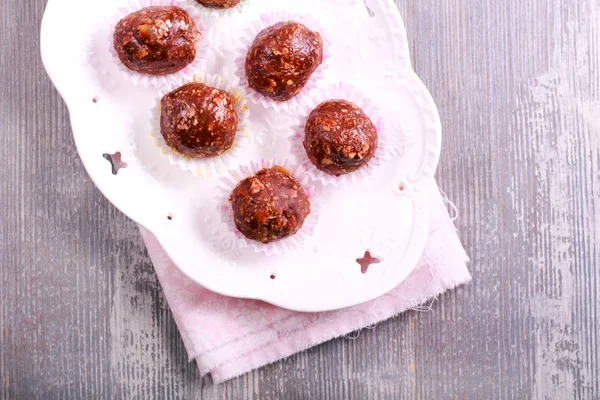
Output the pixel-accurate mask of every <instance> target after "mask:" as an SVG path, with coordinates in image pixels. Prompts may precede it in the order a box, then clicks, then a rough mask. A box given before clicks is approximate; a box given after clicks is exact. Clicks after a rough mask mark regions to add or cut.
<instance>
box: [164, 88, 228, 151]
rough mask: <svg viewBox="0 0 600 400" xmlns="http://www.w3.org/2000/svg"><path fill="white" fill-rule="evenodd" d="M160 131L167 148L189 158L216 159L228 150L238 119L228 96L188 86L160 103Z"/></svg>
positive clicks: (208, 89) (215, 91) (211, 89)
mask: <svg viewBox="0 0 600 400" xmlns="http://www.w3.org/2000/svg"><path fill="white" fill-rule="evenodd" d="M160 106H161V110H160V128H161V133H162V135H163V137H164V139H165V142H166V143H167V145H168V146H169V147H171V148H173V149H175V150H176V151H177V152H178V153H180V154H183V155H185V156H188V157H193V158H208V157H216V156H218V155H220V154H223V153H224V152H226V151H227V150H229V149H230V148H231V146H232V145H233V141H234V139H235V134H236V131H237V126H238V115H237V113H236V110H235V102H234V100H233V97H232V96H231V94H229V93H228V92H226V91H224V90H220V89H216V88H213V87H210V86H208V85H205V84H203V83H196V82H194V83H188V84H186V85H184V86H182V87H180V88H178V89H176V90H174V91H172V92H170V93H168V94H166V95H165V96H164V97H163V98H162V100H161V103H160Z"/></svg>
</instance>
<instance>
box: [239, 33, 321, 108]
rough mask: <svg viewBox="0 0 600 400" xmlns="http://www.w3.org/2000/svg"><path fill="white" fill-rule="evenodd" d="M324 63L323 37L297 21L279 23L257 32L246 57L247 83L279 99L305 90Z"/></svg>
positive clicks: (266, 94) (265, 94) (285, 99)
mask: <svg viewBox="0 0 600 400" xmlns="http://www.w3.org/2000/svg"><path fill="white" fill-rule="evenodd" d="M322 62H323V40H322V39H321V35H320V34H319V33H318V32H313V31H311V30H310V29H308V28H307V27H306V26H304V25H302V24H299V23H298V22H293V21H289V22H280V23H277V24H275V25H273V26H271V27H269V28H266V29H264V30H263V31H262V32H260V33H259V34H258V36H257V37H256V39H255V40H254V43H253V44H252V47H251V48H250V51H249V52H248V56H247V57H246V77H247V79H248V85H249V86H250V87H251V88H252V89H254V90H255V91H257V92H258V93H260V94H262V95H263V96H266V97H269V98H271V99H273V100H276V101H287V100H289V99H291V98H293V97H294V96H296V95H297V94H298V93H300V92H301V91H302V89H303V88H304V86H305V85H306V83H307V82H308V80H309V79H310V77H311V76H312V74H313V73H314V72H315V71H316V69H317V68H318V67H319V65H321V63H322Z"/></svg>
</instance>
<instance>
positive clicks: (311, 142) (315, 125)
mask: <svg viewBox="0 0 600 400" xmlns="http://www.w3.org/2000/svg"><path fill="white" fill-rule="evenodd" d="M377 142H378V134H377V129H376V128H375V125H373V122H371V120H370V119H369V117H368V116H367V115H366V114H365V113H364V111H363V110H361V109H360V108H359V107H358V106H356V105H355V104H354V103H351V102H349V101H346V100H329V101H325V102H323V103H321V104H320V105H319V106H318V107H317V108H315V109H314V110H313V111H312V112H311V113H310V115H309V117H308V121H307V122H306V127H305V131H304V149H305V150H306V154H307V155H308V158H309V159H310V161H311V162H312V163H313V164H314V165H315V167H317V168H318V169H320V170H321V171H323V172H325V173H327V174H329V175H333V176H340V175H344V174H348V173H350V172H354V171H356V170H357V169H359V168H361V167H363V166H364V165H366V164H367V163H368V162H369V160H371V158H373V156H374V155H375V150H376V149H377Z"/></svg>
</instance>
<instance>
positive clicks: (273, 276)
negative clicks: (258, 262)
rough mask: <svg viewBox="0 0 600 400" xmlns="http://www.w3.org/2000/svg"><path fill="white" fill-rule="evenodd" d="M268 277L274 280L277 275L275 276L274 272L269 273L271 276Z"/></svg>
mask: <svg viewBox="0 0 600 400" xmlns="http://www.w3.org/2000/svg"><path fill="white" fill-rule="evenodd" d="M269 278H271V280H275V279H276V278H277V276H275V274H271V276H270V277H269Z"/></svg>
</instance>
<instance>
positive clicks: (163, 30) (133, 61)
mask: <svg viewBox="0 0 600 400" xmlns="http://www.w3.org/2000/svg"><path fill="white" fill-rule="evenodd" d="M199 39H200V32H199V31H198V27H197V26H196V22H195V21H194V20H193V18H192V17H190V16H189V14H188V13H187V12H185V10H183V9H181V8H179V7H175V6H153V7H146V8H142V9H141V10H139V11H136V12H134V13H132V14H129V15H127V16H126V17H125V18H123V19H122V20H120V21H119V22H118V23H117V25H116V27H115V31H114V34H113V45H114V48H115V51H116V52H117V55H118V56H119V59H120V60H121V62H122V63H123V64H124V65H125V66H126V67H127V68H129V69H130V70H132V71H136V72H139V73H141V74H149V75H167V74H173V73H175V72H178V71H181V70H182V69H184V68H185V67H186V66H188V65H189V64H190V63H191V62H192V61H194V59H195V58H196V44H197V43H198V40H199Z"/></svg>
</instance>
